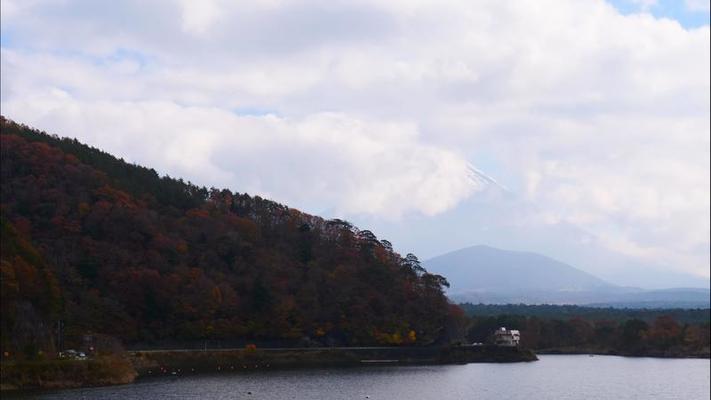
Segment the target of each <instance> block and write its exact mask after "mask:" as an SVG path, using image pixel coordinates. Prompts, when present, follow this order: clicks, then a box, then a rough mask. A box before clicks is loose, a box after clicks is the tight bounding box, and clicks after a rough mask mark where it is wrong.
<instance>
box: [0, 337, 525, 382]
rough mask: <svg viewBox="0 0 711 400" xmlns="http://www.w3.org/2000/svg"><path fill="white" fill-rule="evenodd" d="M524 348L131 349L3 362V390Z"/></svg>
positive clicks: (460, 358) (493, 357) (508, 352)
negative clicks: (104, 354)
mask: <svg viewBox="0 0 711 400" xmlns="http://www.w3.org/2000/svg"><path fill="white" fill-rule="evenodd" d="M535 360H537V357H536V355H535V354H534V353H533V352H532V351H530V350H525V349H518V348H505V347H496V346H476V347H475V346H446V347H378V348H364V347H361V348H314V349H256V348H245V349H231V350H207V351H202V350H161V351H135V352H128V353H126V355H125V356H113V357H102V358H97V359H90V360H49V361H27V362H18V363H4V364H3V365H2V368H1V371H2V382H3V383H2V389H3V390H18V389H19V390H26V389H63V388H75V387H82V386H104V385H117V384H126V383H131V382H133V381H134V380H135V379H137V378H142V377H150V376H182V375H190V374H199V373H208V372H209V373H216V372H240V371H246V370H255V369H283V368H309V367H353V366H362V365H415V364H457V363H471V362H523V361H535Z"/></svg>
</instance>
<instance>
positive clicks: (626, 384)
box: [12, 355, 710, 400]
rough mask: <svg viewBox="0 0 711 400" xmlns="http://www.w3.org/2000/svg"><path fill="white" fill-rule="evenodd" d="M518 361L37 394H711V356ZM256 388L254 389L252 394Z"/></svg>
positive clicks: (186, 380) (210, 378) (501, 398)
mask: <svg viewBox="0 0 711 400" xmlns="http://www.w3.org/2000/svg"><path fill="white" fill-rule="evenodd" d="M539 358H540V361H537V362H532V363H516V364H468V365H445V366H402V367H398V366H373V367H362V368H342V369H302V370H286V371H285V370H282V371H258V372H249V373H243V374H230V373H225V374H219V375H200V376H183V377H179V378H162V377H161V378H149V379H142V380H139V381H137V382H136V383H134V384H132V385H125V386H113V387H102V388H90V389H75V390H64V391H58V392H42V393H34V394H24V395H22V396H19V397H16V396H12V397H16V398H23V399H29V398H36V399H116V400H119V399H120V400H124V399H152V398H154V399H157V398H170V399H202V400H206V399H255V400H257V399H260V400H274V399H309V400H317V399H323V400H340V399H344V400H345V399H349V400H351V399H366V398H367V399H372V400H375V399H407V400H418V399H435V400H440V399H441V400H448V399H457V400H459V399H474V398H476V399H482V400H486V399H492V400H494V399H495V400H516V399H600V400H606V399H615V400H618V399H684V400H693V399H709V378H710V375H709V365H710V364H709V360H708V359H706V360H694V359H659V358H625V357H615V356H595V357H590V356H587V355H541V356H539ZM250 393H251V394H250Z"/></svg>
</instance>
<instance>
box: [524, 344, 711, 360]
mask: <svg viewBox="0 0 711 400" xmlns="http://www.w3.org/2000/svg"><path fill="white" fill-rule="evenodd" d="M535 352H536V354H541V355H585V354H592V355H596V356H618V357H634V358H643V357H648V358H676V359H682V360H683V359H701V360H703V359H710V358H711V354H709V352H708V351H701V352H699V353H691V354H689V353H681V352H676V351H619V350H613V349H599V348H597V349H596V348H567V347H554V348H547V349H537V350H535Z"/></svg>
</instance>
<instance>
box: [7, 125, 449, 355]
mask: <svg viewBox="0 0 711 400" xmlns="http://www.w3.org/2000/svg"><path fill="white" fill-rule="evenodd" d="M0 128H1V129H2V131H1V133H2V135H1V139H2V147H1V162H2V164H1V166H2V170H1V172H2V176H1V178H2V188H1V192H0V200H1V201H0V203H1V204H0V207H1V208H0V210H1V211H2V215H1V218H2V229H3V251H2V258H1V260H0V261H1V268H2V270H1V272H2V346H3V350H17V349H18V348H19V347H23V346H24V347H27V346H31V347H32V346H34V347H35V348H43V349H47V350H51V349H52V348H53V347H54V346H55V344H56V343H55V340H54V337H55V336H56V335H55V331H54V330H53V329H54V328H53V326H55V325H56V322H57V321H59V320H61V321H62V322H63V323H64V327H65V328H64V329H63V331H62V332H64V334H65V336H67V338H68V339H67V340H71V338H78V337H80V336H81V335H83V334H85V333H87V332H93V333H103V334H109V335H114V336H116V337H118V338H120V339H121V340H122V341H124V343H127V344H129V345H130V344H149V345H150V344H155V343H164V342H168V341H172V342H190V341H203V340H210V341H213V342H219V341H224V342H228V341H240V340H253V341H260V340H261V341H265V342H268V341H274V342H279V343H296V342H298V341H304V340H307V341H311V342H317V343H324V344H343V345H351V344H353V345H355V344H399V345H406V344H410V345H426V344H431V343H433V342H436V341H441V340H444V336H446V331H447V329H446V326H447V321H448V318H450V315H451V314H452V313H453V312H454V313H455V314H456V313H457V312H458V311H457V310H456V306H452V305H450V304H449V303H448V301H447V299H446V297H445V296H444V294H443V286H446V285H447V282H446V280H445V279H444V278H443V277H440V276H438V275H432V274H429V273H427V271H425V270H424V269H423V268H422V267H421V266H420V264H419V261H418V260H417V258H416V257H414V256H412V255H408V256H407V257H402V256H400V255H399V254H397V253H396V252H394V251H393V249H392V245H391V244H390V243H389V242H387V241H385V240H378V239H377V238H376V237H375V235H373V234H372V232H370V231H365V230H363V231H361V230H359V229H357V228H356V227H354V226H352V225H351V224H350V223H348V222H346V221H341V220H325V219H323V218H320V217H317V216H313V215H309V214H306V213H302V212H300V211H298V210H295V209H293V208H289V207H287V206H284V205H281V204H278V203H276V202H273V201H270V200H267V199H263V198H260V197H258V196H249V195H247V194H241V193H233V192H231V191H229V190H226V189H223V190H219V189H214V188H212V189H207V188H204V187H198V186H195V185H193V184H190V183H187V182H184V181H182V180H180V179H174V178H170V177H161V176H159V175H158V173H156V171H154V170H153V169H148V168H145V167H141V166H138V165H132V164H128V163H126V162H124V161H123V160H120V159H117V158H115V157H113V156H112V155H110V154H108V153H105V152H103V151H100V150H98V149H95V148H92V147H89V146H86V145H84V144H82V143H80V142H78V141H76V140H73V139H66V138H59V137H57V136H50V135H48V134H46V133H43V132H39V131H37V130H33V129H31V128H28V127H26V126H23V125H19V124H16V123H14V122H12V121H9V120H7V119H5V118H2V120H1V121H0ZM453 307H454V308H453ZM31 332H36V334H32V333H31Z"/></svg>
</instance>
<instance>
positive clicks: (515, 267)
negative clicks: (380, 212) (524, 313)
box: [424, 245, 709, 307]
mask: <svg viewBox="0 0 711 400" xmlns="http://www.w3.org/2000/svg"><path fill="white" fill-rule="evenodd" d="M424 265H425V266H426V267H427V268H428V269H430V270H432V271H434V272H436V273H439V274H442V275H444V276H446V277H447V278H448V280H449V282H450V285H451V286H450V290H449V295H450V297H451V298H452V299H454V300H456V301H467V302H473V303H479V302H481V303H494V304H496V303H529V304H536V303H560V304H598V305H611V306H640V307H677V306H679V307H681V306H690V307H697V306H708V303H709V301H708V298H709V290H708V289H701V288H673V289H666V290H643V289H639V288H635V287H622V286H617V285H614V284H611V283H609V282H606V281H604V280H602V279H600V278H598V277H596V276H593V275H591V274H589V273H587V272H584V271H582V270H579V269H577V268H575V267H573V266H571V265H568V264H565V263H563V262H560V261H558V260H555V259H552V258H550V257H546V256H544V255H541V254H537V253H532V252H517V251H507V250H501V249H497V248H493V247H489V246H483V245H479V246H471V247H467V248H464V249H460V250H456V251H452V252H449V253H446V254H443V255H441V256H438V257H434V258H432V259H430V260H427V261H425V262H424Z"/></svg>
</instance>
